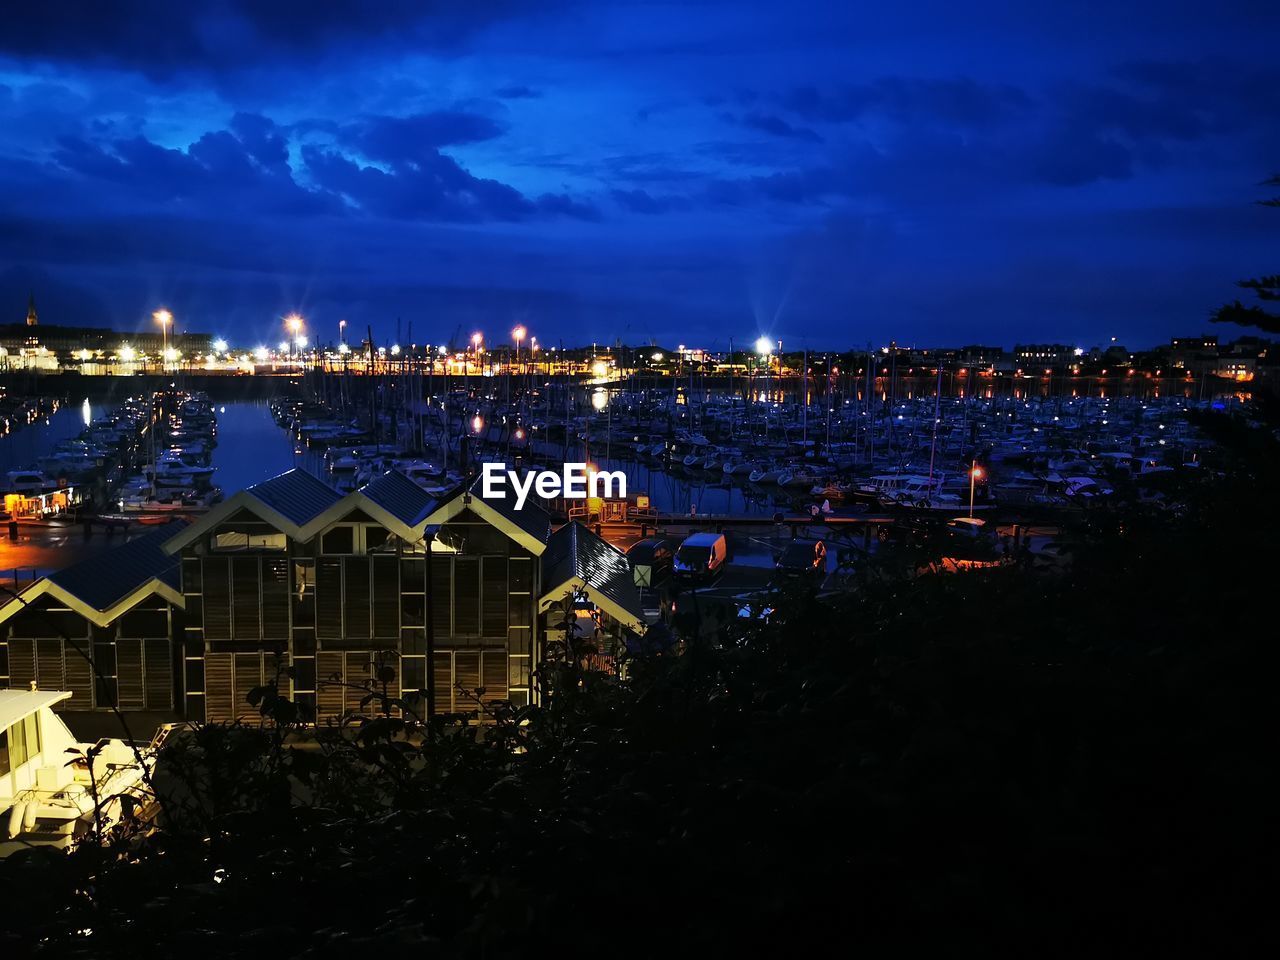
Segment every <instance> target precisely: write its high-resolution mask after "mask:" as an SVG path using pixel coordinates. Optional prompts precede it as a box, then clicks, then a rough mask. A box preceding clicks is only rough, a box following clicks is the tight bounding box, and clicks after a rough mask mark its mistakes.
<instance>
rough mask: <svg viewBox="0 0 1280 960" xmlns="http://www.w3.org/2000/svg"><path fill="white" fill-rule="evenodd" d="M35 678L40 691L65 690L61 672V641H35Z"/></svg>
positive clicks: (64, 678)
mask: <svg viewBox="0 0 1280 960" xmlns="http://www.w3.org/2000/svg"><path fill="white" fill-rule="evenodd" d="M36 678H37V681H38V683H39V685H40V689H41V690H65V689H66V688H67V679H66V677H65V676H64V675H63V670H62V640H61V639H58V640H37V641H36Z"/></svg>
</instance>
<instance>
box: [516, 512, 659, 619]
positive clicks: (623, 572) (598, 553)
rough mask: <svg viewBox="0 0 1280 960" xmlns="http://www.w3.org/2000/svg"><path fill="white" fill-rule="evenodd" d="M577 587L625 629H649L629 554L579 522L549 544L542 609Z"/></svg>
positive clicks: (570, 525) (566, 527)
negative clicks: (629, 561) (625, 627)
mask: <svg viewBox="0 0 1280 960" xmlns="http://www.w3.org/2000/svg"><path fill="white" fill-rule="evenodd" d="M574 588H581V589H583V590H584V591H585V592H586V594H587V599H588V600H590V601H591V602H592V603H594V604H595V605H596V606H598V607H600V608H601V609H603V610H604V611H605V612H606V613H607V614H609V616H611V617H613V618H614V619H615V620H618V621H619V622H621V623H622V624H623V625H624V626H627V627H630V628H631V629H632V630H636V631H643V630H644V629H645V628H646V626H647V622H646V621H645V619H644V609H643V607H642V606H641V604H640V592H639V591H638V590H637V589H636V584H635V580H634V578H633V577H632V575H631V565H630V564H629V563H628V562H627V558H626V555H625V554H623V553H622V551H620V550H618V549H617V548H616V547H614V546H613V545H612V544H610V543H608V542H607V541H606V540H604V539H603V538H601V537H598V536H596V534H594V533H592V532H591V531H590V530H588V529H587V528H586V527H584V526H583V525H582V524H580V523H578V522H576V521H575V522H573V523H570V524H566V525H565V526H563V527H561V528H560V529H559V530H557V531H556V532H555V533H554V534H552V535H551V539H550V541H549V542H548V543H547V549H546V552H545V553H543V555H542V598H541V600H540V601H539V604H538V606H539V609H540V610H545V609H547V607H549V606H550V605H551V604H552V603H555V602H557V601H559V600H560V599H562V598H563V597H564V595H565V593H566V592H568V591H569V590H570V589H574Z"/></svg>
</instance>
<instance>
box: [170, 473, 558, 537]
mask: <svg viewBox="0 0 1280 960" xmlns="http://www.w3.org/2000/svg"><path fill="white" fill-rule="evenodd" d="M480 490H481V485H480V483H479V482H477V483H476V484H475V485H474V486H472V488H471V491H461V490H460V491H458V493H457V494H456V495H455V496H453V497H452V498H450V499H449V500H445V501H439V500H434V499H433V498H432V497H431V495H430V494H428V493H427V492H426V491H425V490H422V489H421V488H420V487H419V486H418V485H417V484H415V483H414V482H413V481H412V480H410V479H409V478H408V477H406V476H405V475H404V474H402V473H400V472H398V471H395V470H392V471H389V472H387V473H384V474H383V475H382V476H380V477H377V478H375V479H373V480H371V481H369V483H366V484H365V485H364V486H363V487H361V488H360V489H359V490H356V491H354V492H352V493H348V494H346V495H345V496H343V495H342V494H341V493H339V492H338V491H337V490H334V489H333V488H332V487H330V486H329V485H328V484H327V483H325V482H324V481H323V480H319V479H317V478H316V477H314V476H312V475H311V474H309V473H307V472H306V471H305V470H298V469H294V470H289V471H288V472H286V473H282V474H280V475H279V476H278V477H272V478H271V479H270V480H264V481H263V482H262V483H258V484H254V485H253V486H252V487H247V488H245V489H244V490H241V491H240V492H239V493H237V494H236V495H235V496H233V497H231V498H230V499H228V500H225V501H223V502H222V503H220V504H219V505H218V506H216V507H214V508H213V509H212V510H210V511H209V512H208V513H206V514H205V515H204V516H203V517H201V518H200V519H199V520H198V521H197V522H195V523H193V524H191V526H190V527H188V528H187V529H186V530H184V531H182V532H181V533H180V534H178V535H177V536H176V537H173V538H172V539H170V540H169V541H168V542H167V543H165V545H164V548H165V550H167V551H168V552H169V553H177V552H178V551H179V550H181V549H182V548H183V547H186V546H188V545H189V544H192V543H194V542H195V541H196V540H198V539H200V537H202V536H204V535H205V534H207V533H208V532H209V531H210V530H212V529H214V528H215V527H216V526H217V525H218V524H220V523H223V522H225V521H226V520H227V518H228V517H231V516H234V515H235V514H236V513H238V512H239V511H240V510H248V511H249V512H250V513H252V514H254V515H255V516H257V517H260V518H261V519H263V520H264V521H266V522H267V523H269V524H271V525H272V526H273V527H274V528H275V529H276V530H279V531H280V532H281V533H283V534H286V535H287V536H289V537H290V538H291V539H293V540H297V541H299V542H302V543H306V542H307V541H308V540H310V539H311V538H312V537H314V536H315V535H316V534H318V533H319V532H320V531H322V530H324V529H325V528H327V527H328V526H330V525H331V524H334V523H338V522H340V521H341V520H342V519H343V518H344V517H345V516H347V515H348V514H350V513H351V512H352V511H353V510H363V511H364V512H366V513H367V514H369V516H370V517H372V518H373V519H374V520H376V521H377V522H378V523H381V524H383V525H384V526H385V527H386V528H387V529H388V530H390V531H391V532H392V533H395V534H396V535H397V536H400V537H403V538H404V539H406V540H410V541H413V540H419V539H421V537H422V534H423V531H424V530H425V528H426V526H427V524H429V523H446V522H448V521H449V520H451V519H453V518H454V517H456V516H457V515H458V514H459V513H461V512H462V511H463V510H465V509H467V508H470V509H472V510H474V511H475V512H476V513H477V514H479V515H480V516H481V517H483V518H484V519H485V520H487V521H489V522H490V523H492V524H493V525H494V526H495V527H497V528H498V529H499V530H501V531H502V532H503V533H505V534H506V535H507V536H509V537H511V538H512V539H513V540H515V541H516V542H517V543H519V544H521V545H522V546H523V547H525V548H526V549H527V550H529V551H530V552H531V553H533V554H534V555H535V556H540V555H541V554H542V551H543V550H545V549H546V546H547V539H548V538H549V537H550V536H551V518H550V517H548V516H547V513H546V511H544V510H543V509H542V508H541V507H539V506H538V505H537V504H535V503H526V504H525V505H524V509H523V510H517V509H516V508H515V500H514V498H507V499H497V498H495V499H492V500H485V499H484V498H483V497H481V496H480Z"/></svg>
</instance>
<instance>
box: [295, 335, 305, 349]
mask: <svg viewBox="0 0 1280 960" xmlns="http://www.w3.org/2000/svg"><path fill="white" fill-rule="evenodd" d="M293 342H294V343H296V344H297V345H298V349H299V350H301V349H303V348H304V347H305V346H306V345H307V338H306V337H298V339H297V340H295V341H293Z"/></svg>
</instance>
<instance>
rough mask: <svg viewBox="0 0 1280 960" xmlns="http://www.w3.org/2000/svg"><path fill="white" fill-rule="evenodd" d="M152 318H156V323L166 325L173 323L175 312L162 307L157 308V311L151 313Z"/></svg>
mask: <svg viewBox="0 0 1280 960" xmlns="http://www.w3.org/2000/svg"><path fill="white" fill-rule="evenodd" d="M151 319H152V320H154V321H155V322H156V323H158V324H160V326H162V327H164V326H167V325H168V324H171V323H173V314H172V313H170V312H169V311H168V310H165V309H163V308H161V309H159V310H157V311H156V312H155V313H153V314H151Z"/></svg>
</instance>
